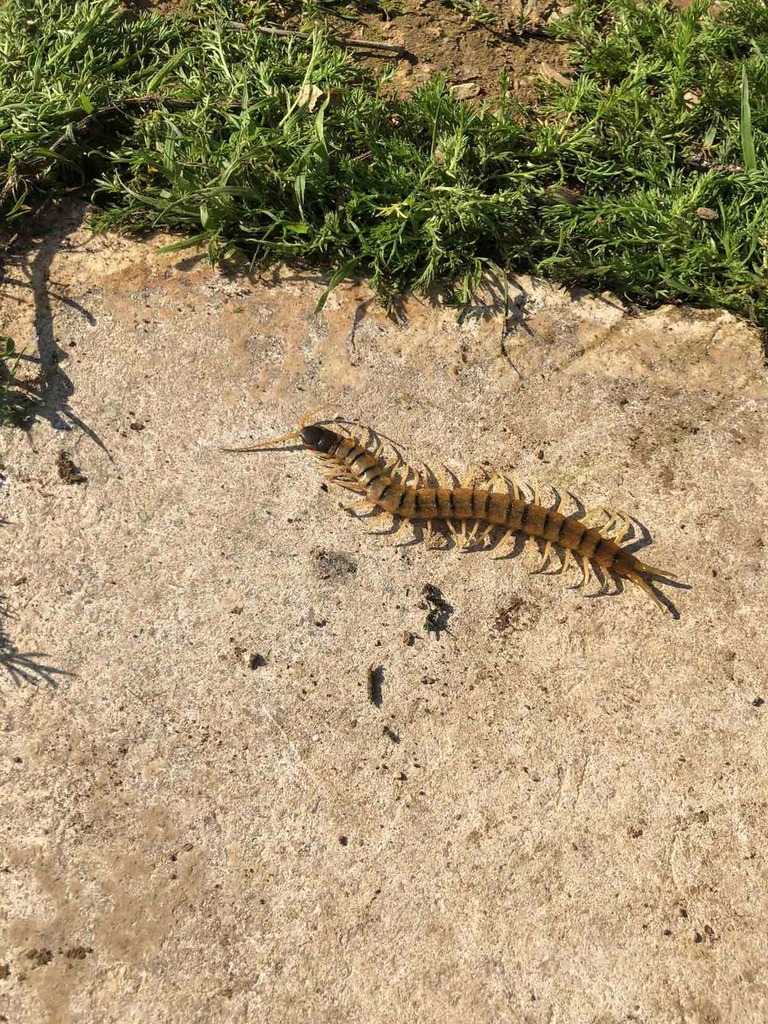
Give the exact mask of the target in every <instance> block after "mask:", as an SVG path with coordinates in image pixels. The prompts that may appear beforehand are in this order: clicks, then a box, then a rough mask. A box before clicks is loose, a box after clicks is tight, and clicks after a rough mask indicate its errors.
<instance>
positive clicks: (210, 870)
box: [0, 216, 768, 1024]
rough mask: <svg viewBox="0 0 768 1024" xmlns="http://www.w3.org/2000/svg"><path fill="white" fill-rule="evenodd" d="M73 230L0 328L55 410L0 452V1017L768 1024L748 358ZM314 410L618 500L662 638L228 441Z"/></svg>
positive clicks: (756, 480) (688, 319)
mask: <svg viewBox="0 0 768 1024" xmlns="http://www.w3.org/2000/svg"><path fill="white" fill-rule="evenodd" d="M76 220H77V217H76V216H75V221H74V222H72V221H70V222H67V221H66V219H64V220H63V221H62V223H61V224H60V225H59V226H58V227H57V228H56V229H55V230H53V231H52V232H51V233H50V234H48V235H47V236H46V238H45V240H44V241H43V242H42V244H41V245H40V246H38V247H37V248H33V249H31V250H30V252H29V254H28V258H27V259H26V260H25V261H23V262H21V263H19V265H17V266H15V267H12V268H11V271H10V272H9V275H8V280H7V281H6V284H5V287H4V297H3V301H2V309H1V310H0V322H1V324H2V327H1V329H2V333H8V334H11V335H13V336H14V337H15V338H16V341H17V343H18V344H19V345H26V347H27V350H28V352H29V353H30V354H32V353H35V352H38V351H39V352H40V354H41V356H42V360H43V365H42V383H41V389H42V392H43V398H44V402H43V405H42V408H41V410H40V413H39V415H38V417H37V419H36V422H35V424H34V426H33V427H32V429H31V430H30V431H29V432H28V433H22V432H19V431H10V430H7V431H5V432H4V433H3V435H2V437H1V438H0V443H1V444H2V463H3V469H2V472H3V475H4V477H5V480H4V483H3V486H2V491H1V492H0V493H1V495H2V503H1V504H0V514H1V515H2V517H3V518H4V519H5V520H7V525H6V527H5V529H4V530H3V531H2V539H3V542H4V546H5V548H4V549H5V552H6V555H5V558H4V560H3V573H2V583H1V585H0V591H1V592H2V593H3V594H4V595H5V599H6V614H5V617H4V620H3V629H4V631H5V632H4V637H3V641H2V652H1V653H2V664H3V666H4V669H5V671H4V674H3V675H2V677H0V698H1V699H2V711H1V716H0V721H2V729H3V732H2V736H3V740H2V748H1V749H0V773H1V777H2V805H3V815H2V819H1V827H2V873H0V883H1V884H2V890H3V897H2V903H1V906H0V915H1V919H2V920H1V923H2V926H3V929H4V942H3V945H2V946H1V947H0V949H1V950H2V951H3V952H2V955H1V956H0V963H1V964H2V965H3V966H2V969H1V970H0V975H1V977H0V1014H2V1015H3V1016H2V1019H3V1020H6V1021H9V1022H13V1024H27V1022H29V1024H32V1022H40V1021H51V1022H56V1024H70V1022H72V1024H74V1022H77V1024H80V1022H97V1021H98V1022H99V1024H107V1022H120V1024H128V1022H137V1024H145V1022H146V1024H149V1022H153V1024H154V1022H158V1021H163V1022H166V1021H167V1022H177V1021H178V1022H184V1024H189V1022H197V1021H200V1022H207V1021H217V1022H224V1021H226V1022H228V1021H270V1022H278V1021H286V1022H294V1021H313V1022H322V1021H329V1022H330V1021H334V1022H337V1021H350V1022H352V1021H354V1022H375V1021H385V1020H386V1021H390V1020H399V1021H414V1022H441V1024H452V1022H459V1021H461V1022H487V1021H509V1022H513V1024H518V1022H530V1024H539V1022H542V1024H543V1022H552V1024H554V1022H558V1024H580V1022H594V1024H614V1022H619V1021H622V1022H623V1021H643V1022H665V1024H666V1022H686V1024H720V1022H740V1024H742V1022H750V1021H755V1022H757V1021H764V1020H766V1019H768V987H767V983H766V980H765V978H764V977H763V975H764V966H765V962H766V955H767V954H768V942H767V941H766V926H765V921H766V916H767V914H768V897H767V895H766V877H767V871H768V864H767V861H766V842H765V840H766V826H765V809H766V802H767V801H768V788H767V786H766V775H767V769H768V753H767V752H766V715H768V705H765V704H763V700H768V680H767V679H766V672H765V664H766V661H767V660H768V641H766V638H765V629H764V619H765V613H766V609H767V608H768V575H767V574H766V554H765V543H766V525H765V508H766V503H767V502H768V485H767V484H766V473H765V452H766V450H767V447H768V377H767V376H766V371H765V368H764V364H763V358H762V352H761V346H760V338H759V335H758V333H757V332H756V331H754V330H752V329H750V328H748V327H746V326H745V325H743V324H741V323H740V322H738V321H737V320H736V319H735V318H734V317H732V316H730V315H727V314H724V313H719V312H707V313H699V312H692V311H690V310H685V309H671V308H667V309H661V310H658V311H655V312H637V311H631V310H626V309H624V308H623V307H622V306H621V304H619V303H617V302H616V301H615V300H614V299H612V298H611V297H610V296H603V297H597V298H595V297H592V298H589V297H585V298H582V299H580V300H579V301H576V300H574V298H573V297H572V296H569V295H567V294H566V293H565V292H563V291H561V290H559V289H556V288H552V287H549V286H547V285H545V284H542V283H541V282H531V281H527V280H526V281H521V282H520V283H519V285H520V286H519V287H516V286H515V287H512V289H511V291H510V294H509V296H508V303H509V308H508V310H507V312H508V313H509V314H510V315H509V317H508V318H505V316H504V315H503V313H502V312H499V308H498V305H497V307H496V308H494V306H493V302H492V300H491V298H489V304H488V306H487V307H483V306H478V307H477V308H475V309H474V310H472V311H470V313H469V315H467V316H465V317H464V318H463V319H462V320H461V321H460V322H459V321H457V316H456V313H455V311H453V310H450V309H447V308H441V307H439V306H432V305H428V304H426V303H423V302H420V301H417V300H410V301H408V302H407V303H406V305H405V308H404V310H403V316H404V319H403V320H402V321H401V322H396V321H393V320H391V319H388V318H387V317H386V315H385V314H384V312H383V311H382V310H381V308H380V307H379V306H378V305H377V303H376V302H375V301H374V300H373V299H372V297H371V296H370V294H369V293H368V292H367V291H366V290H365V289H364V288H362V287H345V288H341V289H339V290H338V291H336V292H335V293H334V294H333V295H332V296H331V298H330V299H329V301H328V304H327V305H326V307H325V310H324V311H323V312H322V313H319V314H317V313H315V306H316V303H317V300H318V297H319V296H320V294H321V293H322V290H323V283H322V282H321V281H319V280H318V279H316V278H313V277H312V276H310V275H298V274H293V273H291V272H289V271H286V272H284V273H281V274H279V275H275V276H274V277H272V278H270V279H269V280H258V279H255V278H253V279H249V278H247V277H245V276H236V277H231V278H227V277H225V276H223V275H221V274H220V273H218V272H217V271H214V270H212V269H211V268H210V267H209V266H207V265H206V264H204V263H201V262H198V261H195V260H194V259H181V260H180V258H179V255H178V254H176V255H169V254H166V255H162V254H160V253H159V252H158V249H157V242H156V241H148V242H138V241H126V240H118V239H114V238H103V237H100V238H94V237H93V236H91V235H90V234H89V233H88V231H87V230H86V229H85V228H83V227H82V226H79V225H78V224H77V223H76ZM322 402H331V403H334V404H335V405H336V406H337V407H338V408H339V410H340V411H342V412H344V413H345V414H346V415H348V416H351V417H355V418H359V419H362V420H363V421H364V422H366V423H368V424H370V425H371V426H373V427H375V428H376V429H377V430H379V431H380V432H381V433H382V434H385V435H387V436H389V437H391V438H393V439H394V440H396V441H397V442H399V443H401V444H402V445H403V447H404V451H405V454H406V456H407V457H408V458H410V459H411V460H413V461H414V462H417V461H418V460H421V459H424V460H427V461H428V462H441V461H444V462H446V463H447V464H448V466H449V467H451V468H453V469H456V470H459V469H460V468H461V467H462V466H464V465H466V464H470V463H478V462H483V461H487V463H488V464H493V465H496V466H499V467H500V468H503V469H513V468H514V469H515V470H516V471H517V472H518V473H519V474H520V476H521V477H522V478H523V479H532V478H534V477H537V478H538V479H539V480H540V481H541V483H542V485H546V486H550V485H553V486H555V487H558V488H565V489H567V490H570V491H573V492H574V493H575V494H576V495H577V496H578V497H579V498H580V499H581V500H582V501H583V503H584V504H585V505H586V506H587V507H589V506H595V505H603V504H606V505H608V506H609V507H612V508H626V509H628V510H629V511H631V512H632V513H633V514H635V515H636V516H637V517H638V518H639V519H640V520H641V521H642V523H643V524H645V526H646V527H647V529H648V530H649V532H650V534H651V535H652V538H653V544H652V545H651V546H650V547H648V548H646V549H645V556H644V557H647V560H648V561H650V562H652V563H655V564H660V565H663V566H665V567H666V566H668V567H669V568H670V569H671V570H672V571H676V572H677V573H678V574H679V576H680V577H681V579H682V580H684V581H685V582H686V583H687V584H689V585H690V587H691V589H690V590H680V589H677V590H673V589H672V588H665V590H664V592H665V593H666V595H667V596H668V597H669V598H670V599H671V600H672V601H673V602H674V605H675V606H676V608H677V609H678V611H679V614H680V618H679V619H677V620H675V619H673V618H672V617H671V616H663V615H662V614H660V613H659V611H658V609H657V608H656V607H655V606H654V605H653V604H652V603H651V602H650V601H649V600H648V598H647V597H646V596H645V595H644V594H642V593H641V592H640V591H639V590H636V589H635V588H632V587H629V588H625V589H624V591H623V592H622V593H619V594H614V595H612V596H605V597H584V596H582V595H581V594H580V593H579V592H578V590H574V589H571V588H569V587H568V586H565V585H564V584H563V581H562V579H560V578H559V577H553V576H547V575H531V572H530V565H529V564H528V562H527V558H526V556H525V555H522V556H518V557H513V558H508V559H502V560H498V561H494V560H493V558H492V557H491V556H490V555H489V554H485V553H475V554H462V553H460V552H458V551H456V550H455V549H450V550H445V551H441V550H436V549H435V548H433V547H430V546H428V545H427V544H424V543H421V544H415V545H412V546H407V547H395V546H392V544H391V539H389V538H387V537H385V536H384V537H380V536H372V535H369V534H368V533H367V532H366V527H365V525H364V524H363V523H361V522H358V521H355V520H354V519H352V518H351V517H350V516H348V515H345V514H344V513H343V511H341V510H340V507H339V506H340V504H342V503H343V501H344V496H343V494H342V493H341V492H338V491H336V490H334V489H331V490H326V489H325V488H324V487H323V486H322V485H321V478H320V477H319V475H318V471H317V467H316V465H315V464H314V462H313V460H312V459H311V458H309V457H308V456H307V455H305V454H304V453H301V452H276V453H269V454H267V453H263V454H253V455H239V456H235V455H224V454H222V453H221V452H220V451H219V446H220V445H222V444H243V443H248V441H249V440H254V439H260V438H263V437H267V436H270V435H273V434H277V433H282V432H284V431H286V430H289V429H292V427H293V426H294V425H295V424H296V422H297V420H298V418H299V417H300V416H301V415H302V414H303V413H304V412H306V411H307V410H308V409H311V408H312V407H313V406H317V405H319V404H320V403H322ZM73 474H74V477H73ZM78 475H81V476H82V477H84V479H82V480H80V481H79V482H73V481H74V479H75V478H76V477H77V476H78ZM567 582H568V583H571V584H574V583H577V582H578V575H577V574H574V575H572V576H570V577H569V578H568V581H567ZM426 584H431V585H432V586H434V587H436V588H438V589H439V591H440V593H441V594H442V596H443V599H444V600H445V602H446V603H447V604H448V605H450V606H451V610H450V613H449V615H448V620H447V628H446V629H445V630H444V631H443V632H442V633H441V634H440V636H439V638H438V637H436V636H435V635H434V634H433V633H431V632H430V631H429V630H427V629H426V628H425V620H426V615H427V609H426V608H425V607H424V604H425V602H424V596H423V590H424V587H425V585H426ZM372 673H373V674H372Z"/></svg>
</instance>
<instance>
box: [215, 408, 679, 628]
mask: <svg viewBox="0 0 768 1024" xmlns="http://www.w3.org/2000/svg"><path fill="white" fill-rule="evenodd" d="M326 422H327V421H326ZM334 426H336V424H335V423H334ZM372 436H373V435H372V432H371V431H370V430H369V431H368V439H367V441H366V443H361V442H360V441H358V440H357V439H356V438H355V437H353V436H351V435H349V434H344V433H340V432H339V431H338V430H336V429H331V428H330V427H329V426H326V425H324V422H319V423H307V422H306V421H302V423H301V425H300V427H299V429H298V430H296V431H294V432H292V433H290V434H285V435H283V436H282V437H277V438H274V439H273V440H270V441H263V442H260V443H258V444H256V445H251V446H249V447H247V448H227V449H224V450H225V451H256V450H261V449H264V448H269V447H273V446H274V445H279V444H282V443H283V442H286V441H291V440H294V439H297V440H300V442H301V444H302V445H303V446H304V447H305V448H306V449H307V450H309V451H310V452H311V453H312V454H313V455H315V456H317V457H318V458H319V459H321V460H322V461H323V462H324V464H325V465H326V467H327V472H326V478H327V479H328V480H330V481H331V482H333V483H336V484H339V485H340V486H342V487H344V488H346V489H347V490H349V491H353V492H355V493H357V494H360V495H362V499H361V500H360V501H358V502H356V503H355V504H354V505H352V506H350V507H349V508H350V510H351V509H355V508H364V507H365V508H368V509H374V510H376V511H377V512H378V513H381V514H386V515H389V516H392V517H393V518H394V519H399V520H400V527H399V528H402V527H403V526H404V525H406V524H408V523H410V522H415V521H421V522H423V523H425V525H426V530H427V533H428V534H429V533H431V530H432V525H433V524H434V523H445V524H446V525H447V526H448V527H449V529H450V530H451V532H452V533H453V535H454V536H455V537H456V539H457V543H458V544H459V546H460V547H462V548H469V547H472V546H476V545H477V544H481V543H483V544H484V543H485V541H486V538H487V537H488V536H489V534H490V533H491V532H492V531H494V530H498V531H501V532H503V533H504V534H505V535H509V536H516V535H520V534H522V535H524V536H526V537H527V538H529V541H530V543H532V544H535V543H537V542H543V544H544V548H543V556H542V562H541V566H540V568H541V569H543V568H544V567H545V566H546V565H547V564H548V562H549V559H550V556H551V554H552V551H553V549H554V548H557V549H560V550H561V551H562V552H563V557H562V565H561V571H562V572H564V571H565V570H566V569H567V568H568V566H569V565H570V564H571V561H572V560H573V559H578V561H579V562H580V564H581V567H582V571H583V589H584V592H585V593H586V592H587V588H588V585H589V582H590V579H591V575H592V569H593V568H597V569H600V570H602V571H603V585H605V576H606V574H613V575H614V576H617V577H619V578H621V579H626V580H629V581H630V582H631V583H633V584H635V585H636V586H638V587H640V588H641V589H642V590H643V591H644V592H645V593H647V594H648V595H649V596H650V597H651V598H652V599H653V600H654V601H655V602H656V604H657V605H658V606H659V607H660V608H661V609H662V611H667V610H669V609H668V607H667V605H665V604H664V603H663V602H662V601H661V600H660V599H659V597H658V595H657V594H656V593H655V591H654V590H653V589H652V588H651V586H650V585H649V583H648V578H649V577H662V578H666V579H670V580H674V579H675V577H674V576H673V575H672V574H671V573H669V572H666V571H664V570H662V569H658V568H655V567H654V566H651V565H646V564H645V563H644V562H641V561H640V560H639V559H638V558H637V557H636V556H635V555H634V554H632V553H631V552H630V551H629V550H627V548H625V547H622V546H621V545H622V540H623V539H624V537H625V536H626V534H627V532H628V531H629V529H630V527H631V520H630V518H629V517H628V516H627V515H626V514H624V513H620V514H613V515H609V519H608V522H606V523H605V524H604V526H603V528H602V530H599V529H596V528H595V527H590V526H588V525H587V524H586V522H585V521H584V519H585V518H589V517H588V516H587V517H583V518H578V517H576V516H573V515H566V514H565V513H564V511H563V507H564V506H563V501H562V499H561V500H560V502H559V504H558V506H557V508H554V509H552V508H547V507H546V506H544V505H542V504H540V498H539V493H538V486H537V487H536V488H535V490H534V492H533V500H532V501H528V500H526V498H525V497H524V496H523V493H522V490H521V488H520V486H519V485H518V483H517V482H516V481H515V480H510V479H509V478H508V477H506V476H505V475H504V474H502V473H499V472H496V471H494V472H493V473H492V474H491V475H490V479H489V480H486V483H485V485H484V486H483V485H479V486H478V485H473V486H470V484H471V479H469V480H466V481H465V482H463V483H462V484H461V485H460V486H458V487H455V486H448V482H447V481H446V482H445V485H440V486H432V482H433V481H434V482H437V483H438V484H440V483H441V481H440V480H439V479H437V478H436V475H435V474H434V473H432V472H431V471H429V470H427V471H426V472H425V473H424V474H419V473H417V472H416V471H415V470H412V469H410V468H409V467H404V470H403V468H402V463H401V461H400V459H399V458H398V459H396V460H395V461H394V462H389V463H385V461H384V459H383V457H382V455H381V452H380V448H379V447H378V444H377V445H376V447H375V448H374V450H369V449H370V440H371V438H372ZM398 470H400V471H398ZM411 477H413V479H411ZM499 484H500V485H501V486H502V487H503V489H502V490H499V489H497V485H499ZM600 511H603V510H600ZM456 523H458V529H457V528H456V526H455V525H454V524H456ZM469 523H472V524H473V526H472V530H471V532H470V533H469V534H468V533H467V532H466V528H467V524H469ZM614 523H615V525H616V533H615V534H614V535H613V536H612V537H609V536H607V530H608V528H609V527H611V526H612V525H613V524H614ZM399 528H398V532H399ZM478 530H481V531H482V532H481V533H480V534H479V535H478Z"/></svg>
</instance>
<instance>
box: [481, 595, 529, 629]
mask: <svg viewBox="0 0 768 1024" xmlns="http://www.w3.org/2000/svg"><path fill="white" fill-rule="evenodd" d="M540 618H541V608H540V607H539V605H537V604H533V603H531V602H529V601H524V600H523V599H522V598H521V597H513V598H512V600H511V601H510V602H509V604H507V605H504V606H503V607H502V608H500V609H499V611H498V612H497V614H496V619H495V620H494V623H493V628H494V629H495V630H496V632H497V633H508V632H518V631H520V630H527V629H531V628H532V627H533V626H535V625H536V623H537V622H538V621H539V619H540Z"/></svg>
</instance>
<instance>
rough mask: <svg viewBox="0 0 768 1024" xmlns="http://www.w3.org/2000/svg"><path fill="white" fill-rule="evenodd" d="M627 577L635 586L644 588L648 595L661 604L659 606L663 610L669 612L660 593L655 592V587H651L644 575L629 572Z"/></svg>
mask: <svg viewBox="0 0 768 1024" xmlns="http://www.w3.org/2000/svg"><path fill="white" fill-rule="evenodd" d="M627 579H628V580H629V581H630V582H631V583H634V584H635V586H637V587H640V588H641V590H644V591H645V592H646V594H648V596H649V597H651V598H652V599H653V600H654V601H655V602H656V604H657V605H658V606H659V608H661V610H662V611H663V612H667V611H668V610H669V609H668V608H667V607H666V606H665V604H664V602H663V601H662V600H660V598H659V596H658V594H656V593H654V591H653V588H652V587H650V586H649V585H648V583H646V581H645V580H644V579H643V577H642V576H638V574H637V573H636V572H630V573H628V574H627Z"/></svg>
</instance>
